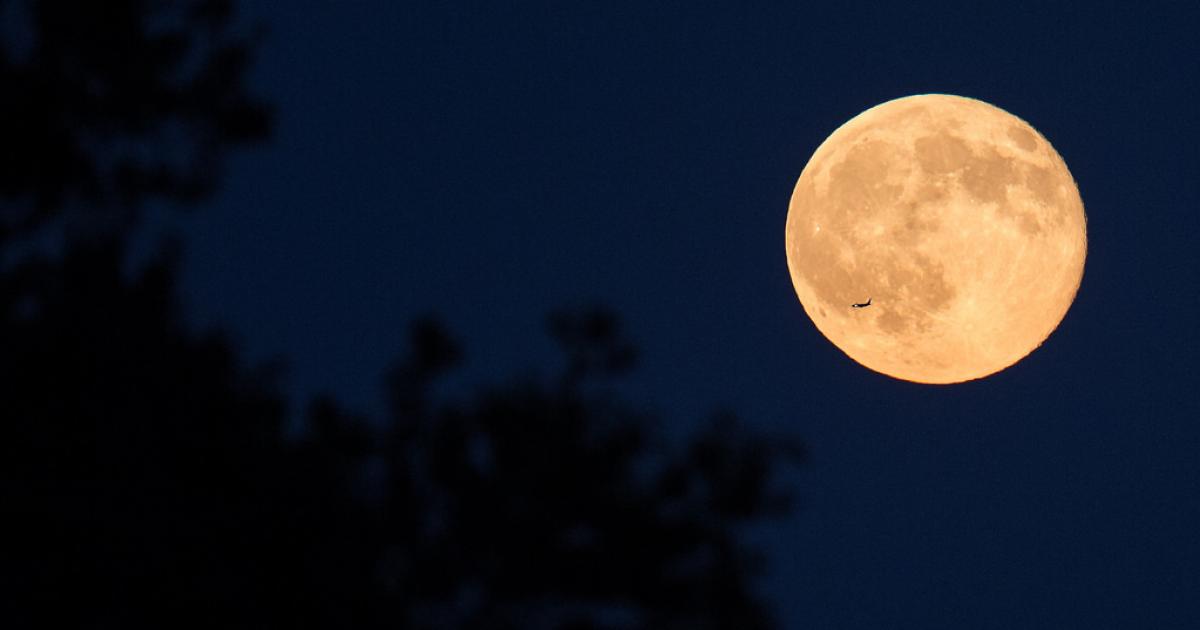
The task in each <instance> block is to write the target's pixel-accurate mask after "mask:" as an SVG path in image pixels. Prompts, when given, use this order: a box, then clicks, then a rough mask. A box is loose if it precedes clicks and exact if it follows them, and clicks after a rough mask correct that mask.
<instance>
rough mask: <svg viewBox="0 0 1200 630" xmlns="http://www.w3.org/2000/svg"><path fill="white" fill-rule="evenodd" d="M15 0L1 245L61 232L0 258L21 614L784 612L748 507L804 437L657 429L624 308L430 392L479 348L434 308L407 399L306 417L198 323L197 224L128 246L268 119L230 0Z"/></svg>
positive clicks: (202, 620) (775, 508)
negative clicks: (376, 414)
mask: <svg viewBox="0 0 1200 630" xmlns="http://www.w3.org/2000/svg"><path fill="white" fill-rule="evenodd" d="M17 4H20V5H21V6H23V7H25V12H24V13H23V15H25V17H26V18H27V23H26V24H25V27H26V31H27V33H26V34H27V35H28V36H29V37H28V38H27V39H28V41H26V42H25V45H24V47H22V46H18V45H16V44H14V43H13V42H7V43H6V45H5V46H4V47H2V48H0V92H2V93H4V94H5V95H6V99H8V100H4V101H2V102H3V105H2V107H3V108H4V113H5V114H7V116H4V117H3V122H0V125H5V127H4V129H5V131H6V133H8V132H10V131H11V132H12V133H13V134H14V135H13V136H11V137H13V138H14V139H15V140H14V142H12V143H10V144H9V145H7V146H6V147H5V153H4V164H3V165H2V166H3V167H2V168H0V199H3V203H4V205H3V214H2V215H0V223H2V224H3V230H2V231H0V254H2V253H6V252H5V248H11V247H14V246H15V245H17V244H19V243H20V242H21V241H22V240H23V239H29V238H32V237H33V236H35V235H36V234H37V233H38V232H39V231H46V230H55V229H58V228H65V230H66V232H65V233H66V236H67V238H66V247H65V248H64V249H63V250H62V252H61V253H60V254H59V255H55V256H50V255H47V254H34V255H30V256H26V257H23V258H21V259H20V260H18V261H15V262H13V263H12V264H10V265H8V266H7V267H4V268H2V269H0V403H2V411H0V456H2V457H0V462H2V463H0V505H2V506H3V507H2V508H0V509H2V510H3V516H4V521H5V524H6V526H7V527H6V529H7V533H6V535H5V536H4V537H3V538H0V560H2V562H0V567H2V569H0V620H3V621H4V623H5V625H6V626H8V627H35V626H37V627H41V626H65V627H90V628H129V627H204V628H212V627H253V628H259V627H292V626H301V627H347V626H349V627H363V628H372V627H380V628H382V627H388V628H395V627H400V628H479V629H506V628H532V629H538V628H546V629H556V630H584V629H600V628H647V629H649V628H653V629H656V630H659V629H672V628H688V629H704V628H737V629H739V630H745V629H750V630H753V629H756V628H768V627H771V621H770V617H769V614H768V611H767V607H766V605H765V604H764V602H762V601H761V600H760V599H759V598H758V597H757V596H756V595H755V593H754V588H753V587H754V584H753V581H754V577H755V575H756V574H757V572H758V571H759V569H760V566H761V559H760V558H758V557H757V556H756V555H755V553H754V552H753V550H752V549H751V548H749V547H748V546H747V545H745V544H744V543H743V542H742V541H741V536H740V533H741V532H740V527H741V525H743V524H745V523H749V522H752V521H755V520H757V519H761V518H764V517H767V516H771V515H775V514H779V513H782V512H783V511H784V510H786V509H787V495H786V493H784V492H783V491H782V490H781V489H779V488H777V487H775V484H774V483H773V472H774V467H775V466H777V465H778V464H779V463H780V462H782V461H784V460H786V459H793V458H794V457H795V456H797V455H799V453H800V450H799V448H798V446H797V445H796V444H795V443H793V442H790V441H787V440H778V439H770V438H768V437H765V436H759V435H755V434H753V433H751V432H748V431H746V430H745V429H744V428H739V427H738V425H737V423H736V421H735V420H734V419H733V417H732V415H730V414H719V415H718V416H717V418H715V419H714V421H713V422H712V423H711V425H710V426H709V427H708V428H707V429H705V430H703V431H701V432H699V433H698V434H696V435H693V436H692V437H691V438H690V439H688V440H687V441H686V442H685V443H683V444H682V445H677V446H676V445H673V444H671V443H668V442H667V441H665V440H663V439H661V438H659V437H657V436H656V435H655V433H654V431H653V430H652V429H651V427H652V426H653V424H654V421H655V419H654V418H653V417H651V415H650V414H648V413H646V412H643V411H641V410H639V409H638V408H636V407H635V406H633V405H631V404H629V403H628V402H626V401H623V400H622V399H621V397H620V396H619V393H618V392H619V390H618V389H617V388H616V387H614V386H613V383H614V381H615V380H616V379H619V378H621V377H623V376H624V375H626V374H627V373H628V372H629V371H630V370H631V369H632V367H633V365H634V363H635V357H636V353H635V352H634V348H633V346H632V344H631V343H629V341H628V340H627V339H626V338H625V337H624V336H623V333H622V328H621V325H620V322H619V321H618V320H617V318H616V317H615V316H614V315H613V314H612V313H610V312H608V311H606V310H604V309H602V308H589V309H581V310H573V311H564V312H560V313H556V314H554V315H552V316H551V317H550V319H549V322H548V330H549V332H550V334H551V335H552V336H553V337H554V338H555V339H556V340H557V341H558V342H559V344H560V346H561V347H562V348H563V351H564V357H565V359H564V366H563V368H562V370H561V371H560V373H558V374H557V375H556V376H554V377H552V378H549V379H545V380H537V379H525V380H516V381H501V382H500V383H499V384H496V385H490V386H484V387H480V388H479V389H478V390H477V391H475V392H473V393H471V394H469V395H465V396H458V397H439V396H436V395H435V394H434V392H435V391H437V389H438V388H437V384H438V382H439V379H441V378H443V377H444V376H445V375H446V374H448V373H449V372H450V371H452V370H453V369H454V368H455V367H456V366H457V365H458V364H459V363H460V361H461V360H462V358H463V356H464V353H463V352H462V350H461V349H460V348H459V346H458V344H457V343H456V342H455V341H454V340H453V339H452V338H451V336H450V335H449V334H448V333H447V332H446V331H445V330H444V329H443V328H442V327H441V326H440V325H439V324H438V323H437V322H436V320H432V319H424V320H419V321H417V322H415V323H414V324H413V325H412V329H411V335H410V347H409V349H408V351H407V353H406V354H405V355H404V357H403V358H402V359H401V360H399V361H397V362H396V363H395V365H394V366H393V368H392V369H391V370H390V371H389V373H388V374H387V378H386V390H387V394H388V400H389V401H390V405H389V412H388V416H387V417H386V418H382V419H376V420H374V421H371V420H370V419H368V418H365V417H362V416H359V415H356V414H353V413H350V412H348V411H346V410H345V409H343V408H342V406H341V405H339V404H338V403H337V402H336V401H335V400H333V399H331V398H320V399H317V400H314V401H312V403H311V404H310V405H309V407H308V409H307V411H306V414H305V419H306V427H307V428H306V431H305V432H304V433H303V434H302V435H301V436H299V437H295V438H289V437H287V435H286V434H285V432H284V430H283V426H284V423H285V418H286V417H287V408H286V404H285V402H284V399H283V397H282V396H281V395H280V393H279V390H278V384H277V380H278V373H277V370H276V369H274V368H273V367H272V366H270V365H268V366H262V367H256V368H250V367H247V366H246V365H244V364H243V362H242V361H241V360H240V359H239V357H238V354H237V352H236V350H235V349H234V347H233V346H232V344H231V343H230V342H229V341H228V340H227V339H226V338H224V337H223V336H221V335H220V334H218V333H208V334H197V333H195V332H192V331H190V330H189V329H188V328H187V327H186V326H185V325H184V324H183V322H182V318H181V317H180V314H179V312H178V305H177V300H176V295H175V279H174V278H175V268H176V264H177V263H176V261H177V258H178V257H177V255H176V249H175V248H174V247H172V246H170V245H168V246H166V247H165V248H164V249H163V251H162V253H161V254H160V255H159V256H158V257H157V258H156V259H155V260H153V261H151V262H150V263H148V264H147V265H145V266H144V267H143V268H141V269H140V270H138V271H137V273H135V274H132V275H131V274H129V273H126V272H125V271H123V263H124V260H125V251H124V250H125V248H124V246H123V244H122V240H123V239H122V235H123V234H124V232H125V231H126V230H128V229H129V228H130V227H131V226H132V225H133V224H134V223H133V221H134V219H135V218H136V212H137V209H138V208H139V207H140V206H141V204H142V203H144V202H145V201H147V200H149V199H153V198H165V199H174V200H195V199H198V198H199V197H200V196H201V195H202V193H204V192H206V191H208V190H211V189H212V187H213V186H214V185H215V184H216V182H217V180H218V179H219V171H218V170H217V169H216V166H217V162H218V161H219V158H220V156H221V155H223V154H224V152H226V151H227V150H229V149H230V148H232V147H234V146H236V145H237V144H238V143H241V142H244V141H248V140H251V139H255V138H261V137H263V134H264V133H265V131H266V129H267V128H268V116H267V113H268V110H267V109H266V108H265V107H263V106H261V105H259V104H257V103H254V102H253V101H252V100H250V99H249V98H248V97H247V96H246V90H245V88H244V86H243V84H242V82H243V74H244V69H245V67H246V63H247V62H248V60H249V58H250V52H251V51H252V46H251V44H250V43H249V40H247V39H244V38H242V39H239V38H238V37H237V36H236V35H234V34H232V31H231V30H229V24H231V4H230V3H229V2H223V1H219V0H207V1H203V0H198V1H191V2H184V1H179V2H161V1H160V2H149V1H146V2H137V1H134V0H122V1H120V2H113V3H100V4H96V3H86V2H81V1H78V2H77V1H67V0H61V1H57V2H55V1H50V0H41V1H38V0H30V1H29V2H24V3H17ZM17 4H14V3H13V2H4V0H0V15H2V16H5V17H6V18H7V17H9V16H11V15H13V13H12V8H13V7H14V6H17ZM101 6H103V9H101V8H99V7H101ZM5 11H8V13H5ZM85 27H86V28H85ZM18 43H20V42H18ZM8 95H15V96H13V97H12V98H8ZM38 113H40V116H41V117H40V118H39V117H38V115H39V114H38ZM18 115H24V116H27V117H30V116H32V119H30V120H31V122H28V124H27V125H25V126H22V125H21V124H19V123H18V122H14V117H15V116H18ZM172 129H173V130H174V131H172ZM179 130H184V131H183V133H182V135H177V134H176V131H179ZM130 147H139V148H138V149H137V150H133V149H130V152H129V153H128V154H126V153H124V151H125V150H126V149H129V148H130ZM178 156H184V159H183V161H182V162H175V161H173V160H175V158H177V157H178ZM21 169H24V170H21Z"/></svg>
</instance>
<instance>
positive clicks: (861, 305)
mask: <svg viewBox="0 0 1200 630" xmlns="http://www.w3.org/2000/svg"><path fill="white" fill-rule="evenodd" d="M870 305H871V298H867V301H866V302H863V303H861V304H851V305H850V308H866V307H868V306H870Z"/></svg>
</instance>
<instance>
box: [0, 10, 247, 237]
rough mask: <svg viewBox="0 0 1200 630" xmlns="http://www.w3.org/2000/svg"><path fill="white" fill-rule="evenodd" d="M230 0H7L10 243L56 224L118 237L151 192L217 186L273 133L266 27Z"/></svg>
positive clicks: (2, 13)
mask: <svg viewBox="0 0 1200 630" xmlns="http://www.w3.org/2000/svg"><path fill="white" fill-rule="evenodd" d="M232 16H233V3H232V2H231V0H173V1H161V0H106V1H105V2H92V1H90V0H0V19H2V20H3V22H4V26H5V30H4V33H5V35H7V37H6V38H5V39H4V41H3V45H0V88H2V89H3V94H4V97H3V98H0V137H3V138H4V147H3V148H2V149H0V246H2V245H4V243H5V242H6V241H9V240H12V239H13V238H17V237H21V236H27V235H29V234H30V233H33V232H36V231H38V230H39V229H41V228H44V227H46V226H47V225H57V226H61V227H63V228H66V229H67V230H68V232H69V235H71V236H75V235H76V234H80V235H84V236H87V237H89V238H92V237H95V236H96V235H97V233H99V234H101V235H103V236H106V237H112V236H115V235H117V234H119V233H120V232H121V230H123V229H126V228H128V227H130V226H131V224H132V222H133V221H134V220H135V219H136V213H137V211H138V209H139V208H140V206H141V205H142V204H143V203H144V202H145V201H148V200H151V199H163V200H167V201H174V202H194V201H198V200H200V199H202V198H204V197H205V196H206V195H208V194H209V193H211V192H212V190H213V188H214V187H215V185H216V183H217V179H218V176H219V171H220V166H221V162H222V159H223V156H224V154H225V152H226V151H227V150H228V149H229V148H231V147H232V146H236V145H238V144H242V143H245V142H250V141H256V140H261V139H263V138H265V137H266V135H267V133H268V131H269V128H270V125H269V123H270V111H269V109H268V108H267V107H266V106H265V105H264V104H262V103H260V102H258V101H256V100H255V99H254V98H252V97H251V96H250V95H249V94H248V92H247V91H246V89H245V85H244V77H245V72H246V70H247V68H248V66H249V62H250V60H251V55H252V52H253V44H254V38H253V37H249V36H246V35H243V34H241V33H240V32H239V31H238V30H237V29H235V28H234V27H233V25H232Z"/></svg>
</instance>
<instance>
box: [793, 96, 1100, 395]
mask: <svg viewBox="0 0 1200 630" xmlns="http://www.w3.org/2000/svg"><path fill="white" fill-rule="evenodd" d="M786 241H787V261H788V269H789V270H790V272H791V276H792V284H793V285H794V286H795V289H796V294H797V295H798V296H799V298H800V302H801V304H802V305H803V306H804V310H805V312H806V313H807V314H808V316H809V317H810V318H811V319H812V321H813V323H815V324H816V326H817V328H818V329H819V330H820V331H821V333H822V334H824V335H825V337H826V338H828V339H829V340H830V341H831V342H833V343H834V344H835V345H836V346H837V347H838V348H840V349H841V350H842V351H843V352H845V353H846V354H847V355H849V356H850V358H852V359H854V360H855V361H857V362H858V363H860V364H862V365H864V366H866V367H868V368H870V369H872V370H875V371H877V372H881V373H883V374H887V375H889V376H893V377H895V378H898V379H903V380H907V381H915V382H919V383H957V382H962V381H968V380H972V379H977V378H982V377H985V376H988V375H990V374H993V373H995V372H998V371H1000V370H1003V369H1004V368H1006V367H1008V366H1010V365H1012V364H1014V363H1016V362H1017V361H1020V360H1021V359H1022V358H1024V357H1025V356H1026V355H1028V354H1029V353H1030V352H1032V351H1033V350H1034V349H1036V348H1037V347H1038V346H1039V345H1041V344H1042V342H1043V341H1045V340H1046V338H1047V337H1048V336H1049V335H1050V333H1052V332H1053V331H1054V329H1055V328H1056V327H1057V326H1058V324H1059V322H1060V321H1062V318H1063V316H1064V315H1066V313H1067V309H1069V308H1070V306H1071V302H1072V301H1074V299H1075V293H1076V291H1077V290H1078V289H1079V283H1080V280H1081V279H1082V277H1083V265H1084V259H1085V258H1086V255H1087V219H1086V217H1085V215H1084V211H1083V202H1082V200H1081V199H1080V197H1079V191H1078V189H1077V188H1076V186H1075V180H1074V179H1073V178H1072V177H1071V173H1070V171H1068V170H1067V165H1066V164H1065V163H1063V160H1062V158H1061V157H1059V155H1058V153H1057V152H1056V151H1055V150H1054V147H1052V146H1050V143H1049V142H1047V141H1046V139H1045V138H1043V137H1042V136H1041V134H1039V133H1038V132H1037V131H1036V130H1035V129H1034V128H1033V127H1031V126H1030V125H1029V124H1028V123H1026V122H1025V121H1023V120H1021V119H1020V118H1017V117H1016V116H1013V115H1012V114H1009V113H1008V112H1006V111H1004V110H1002V109H1000V108H998V107H995V106H993V105H989V104H987V103H984V102H982V101H978V100H975V99H970V98H964V97H960V96H951V95H943V94H926V95H919V96H909V97H905V98H900V99H896V100H893V101H888V102H886V103H883V104H882V105H878V106H876V107H873V108H871V109H869V110H867V111H865V112H863V113H861V114H859V115H858V116H856V117H854V118H853V119H851V120H850V121H849V122H847V123H846V124H844V125H842V126H841V127H839V128H838V129H837V130H836V131H834V132H833V135H831V136H829V138H828V139H826V140H825V142H823V143H822V144H821V146H820V147H818V148H817V151H816V153H814V154H813V156H812V158H811V159H810V160H809V161H808V164H807V165H806V166H805V167H804V170H803V172H802V173H801V174H800V179H799V181H798V182H797V183H796V188H795V190H794V192H793V193H792V199H791V203H790V205H789V207H788V216H787V230H786ZM868 299H869V300H870V301H871V304H870V305H869V306H865V307H861V308H853V307H852V306H851V305H853V304H861V303H865V302H867V301H868Z"/></svg>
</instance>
